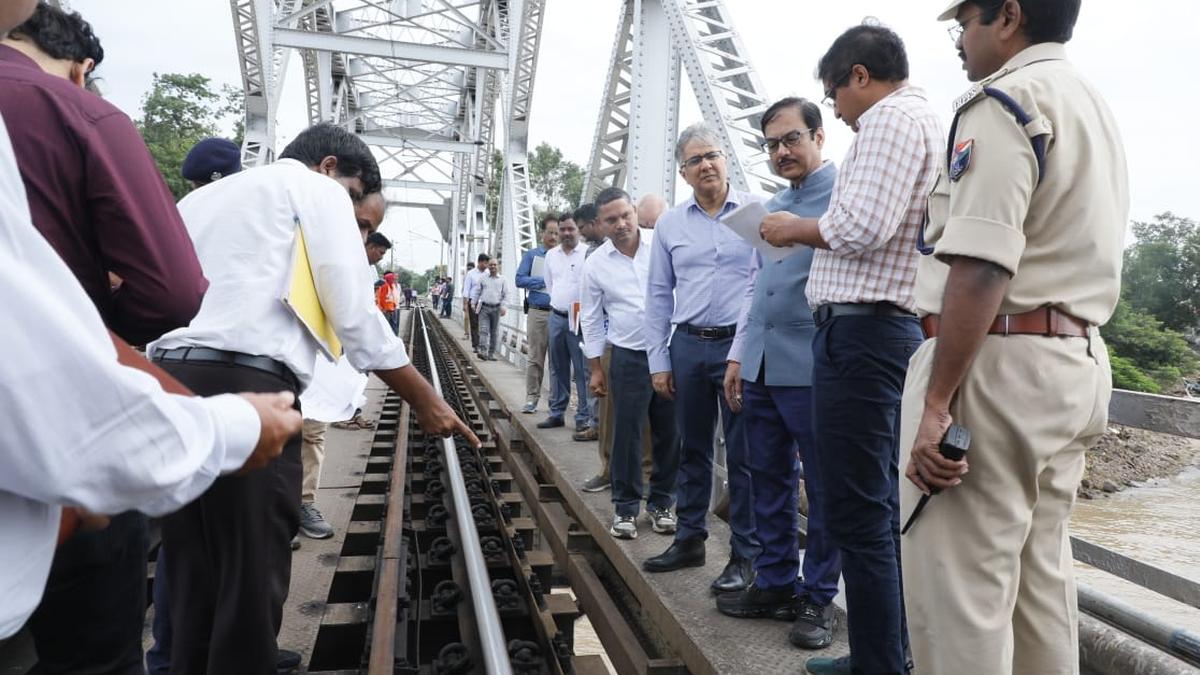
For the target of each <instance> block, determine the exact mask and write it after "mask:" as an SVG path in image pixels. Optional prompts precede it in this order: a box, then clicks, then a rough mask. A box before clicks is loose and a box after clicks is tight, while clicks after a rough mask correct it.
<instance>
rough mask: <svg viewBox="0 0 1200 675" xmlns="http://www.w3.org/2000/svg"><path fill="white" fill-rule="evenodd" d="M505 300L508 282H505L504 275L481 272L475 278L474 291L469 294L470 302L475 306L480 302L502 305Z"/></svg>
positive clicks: (506, 298)
mask: <svg viewBox="0 0 1200 675" xmlns="http://www.w3.org/2000/svg"><path fill="white" fill-rule="evenodd" d="M505 300H508V284H507V283H505V281H504V277H502V276H500V275H499V274H497V275H496V276H492V275H491V274H483V275H480V277H479V278H478V279H476V280H475V291H474V293H473V294H472V295H471V302H472V303H473V304H474V305H475V306H476V307H478V306H479V304H480V303H483V304H487V305H503V304H504V301H505Z"/></svg>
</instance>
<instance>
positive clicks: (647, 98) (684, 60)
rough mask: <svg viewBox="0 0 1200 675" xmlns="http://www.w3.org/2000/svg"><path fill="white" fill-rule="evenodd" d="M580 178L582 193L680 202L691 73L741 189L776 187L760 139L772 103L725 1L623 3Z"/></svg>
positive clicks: (731, 174)
mask: <svg viewBox="0 0 1200 675" xmlns="http://www.w3.org/2000/svg"><path fill="white" fill-rule="evenodd" d="M623 1H624V6H623V11H622V12H621V15H620V18H619V20H618V22H617V33H616V37H615V39H614V40H613V52H612V57H611V60H610V62H609V69H608V77H607V78H606V79H605V84H604V90H603V96H602V98H601V102H600V116H599V118H598V120H597V122H596V132H595V137H594V139H593V142H592V156H591V159H590V160H589V162H588V166H587V173H586V176H585V178H584V192H585V196H593V195H595V194H596V193H597V192H599V191H600V190H601V189H602V188H604V187H606V186H617V187H623V188H625V189H626V190H627V191H628V192H629V193H630V194H632V195H633V196H634V197H638V196H640V195H642V194H646V193H651V192H653V193H658V194H661V195H663V196H664V197H665V198H666V200H667V202H668V203H671V202H673V201H674V199H673V197H674V188H675V175H676V174H675V171H676V167H677V163H676V161H675V157H674V149H675V138H676V135H677V134H678V131H679V79H680V69H681V66H683V67H685V68H686V70H687V74H688V78H689V80H690V82H691V85H692V91H693V92H694V93H695V95H696V100H697V102H698V103H699V104H700V110H701V113H702V115H703V117H704V121H705V122H707V123H708V125H709V126H710V127H712V129H713V130H714V131H715V132H716V134H717V137H718V139H719V140H720V144H721V147H722V149H724V151H725V154H726V156H727V158H728V159H727V164H728V168H729V180H730V182H731V183H732V184H733V186H734V187H736V188H738V189H740V190H751V191H755V192H768V193H771V192H775V191H776V190H778V189H779V188H780V187H781V186H782V185H783V183H782V181H781V180H780V179H779V178H778V177H776V176H774V175H773V174H772V173H771V170H770V162H769V158H768V157H767V155H766V154H765V153H764V152H763V151H762V150H761V149H760V147H759V145H758V143H759V141H760V140H761V138H760V135H759V120H760V119H761V118H762V113H763V112H764V111H765V110H766V108H767V106H768V105H770V102H771V99H770V98H769V97H768V96H767V93H766V89H765V88H764V87H763V84H762V81H761V80H760V79H759V76H758V73H757V71H755V70H754V67H753V66H752V65H751V63H750V57H749V56H748V55H747V54H746V47H745V45H744V44H742V40H741V38H740V37H739V36H738V34H737V31H736V30H734V28H733V22H732V19H731V18H730V15H729V10H728V9H726V6H725V3H724V2H722V0H623Z"/></svg>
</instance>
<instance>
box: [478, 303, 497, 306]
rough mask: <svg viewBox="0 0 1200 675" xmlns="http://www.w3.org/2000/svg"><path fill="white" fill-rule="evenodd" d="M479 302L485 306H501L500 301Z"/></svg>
mask: <svg viewBox="0 0 1200 675" xmlns="http://www.w3.org/2000/svg"><path fill="white" fill-rule="evenodd" d="M479 304H481V305H483V306H484V307H499V306H500V303H498V302H481V303H479Z"/></svg>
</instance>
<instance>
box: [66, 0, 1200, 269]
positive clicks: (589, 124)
mask: <svg viewBox="0 0 1200 675" xmlns="http://www.w3.org/2000/svg"><path fill="white" fill-rule="evenodd" d="M947 1H948V0H841V1H839V2H799V1H795V0H726V6H727V7H729V8H730V11H731V13H732V14H733V17H734V25H735V26H736V28H737V31H738V32H739V33H740V34H741V36H742V39H743V43H744V44H745V45H746V48H747V49H748V51H749V56H750V58H751V60H752V63H753V64H754V66H755V68H756V69H757V70H758V71H759V74H760V76H761V79H762V82H763V84H764V86H765V87H766V89H767V94H768V95H769V96H771V97H774V98H781V97H783V96H787V95H791V94H796V95H800V96H806V97H809V98H813V99H819V98H821V89H820V85H819V84H818V83H817V82H815V81H814V79H813V70H814V68H815V66H816V63H817V60H818V59H819V58H820V56H821V54H822V53H824V51H825V49H827V48H828V46H829V44H830V43H831V42H832V41H833V39H834V38H835V37H837V35H838V34H839V33H840V32H841V31H842V30H844V29H846V28H848V27H850V26H852V25H854V24H857V23H860V22H861V21H862V19H863V17H865V16H874V17H877V18H878V19H879V20H881V21H882V22H883V23H885V24H886V25H888V26H890V27H891V28H893V29H894V30H896V31H897V32H898V33H899V34H900V36H901V37H902V38H903V39H904V41H905V43H906V45H907V47H908V53H909V61H910V65H911V71H912V72H911V75H912V77H911V82H912V83H913V84H915V85H917V86H920V87H923V88H924V89H926V91H927V92H928V93H929V95H930V98H931V101H932V102H933V104H934V106H935V107H936V108H937V109H938V110H940V111H943V112H944V115H945V119H946V122H947V123H948V122H949V119H950V103H951V101H953V100H954V99H955V98H956V97H957V96H958V95H959V94H961V93H962V92H963V91H965V90H966V89H967V88H968V87H969V86H970V85H969V83H968V82H967V80H966V77H965V74H964V73H963V71H962V70H961V65H960V62H959V60H958V57H957V55H956V54H955V51H954V48H953V45H952V44H951V42H950V38H949V37H948V36H947V34H946V27H947V26H948V25H949V24H947V23H938V22H936V21H935V20H934V18H935V17H936V15H937V14H938V13H939V12H940V11H941V9H942V8H943V7H944V5H945V4H946V2H947ZM68 4H69V5H70V6H71V7H72V8H73V9H76V10H78V11H79V12H80V13H81V14H83V16H84V17H85V18H86V19H88V20H89V21H91V22H92V24H93V25H94V27H95V29H96V33H97V35H99V37H100V39H101V41H102V42H103V45H104V49H105V59H104V63H103V64H102V66H101V68H100V70H99V74H100V75H102V76H103V77H104V79H105V84H106V94H107V96H108V97H109V98H110V99H111V100H112V101H113V102H114V103H115V104H116V105H118V106H120V107H121V108H122V109H123V110H125V111H126V112H127V113H129V115H130V116H134V117H136V116H137V114H138V107H139V105H140V102H141V98H142V96H143V95H144V94H145V92H146V90H147V89H148V88H149V86H150V81H151V76H152V73H154V72H160V73H162V72H180V73H189V72H197V73H200V74H203V75H206V76H208V77H210V78H211V79H212V80H213V81H214V83H216V84H218V85H219V84H225V83H228V84H232V85H236V86H240V83H241V75H240V73H239V70H238V56H237V52H236V48H235V43H234V34H233V21H232V18H231V14H230V5H229V2H228V1H227V0H191V1H186V2H185V1H183V0H155V1H154V2H151V1H150V0H134V1H121V2H115V1H114V0H69V2H68ZM620 7H621V2H620V0H546V14H545V25H544V35H543V36H542V46H541V55H540V58H539V61H538V69H537V80H536V86H535V89H534V97H533V116H532V120H531V123H530V136H531V146H530V147H531V148H532V147H533V146H534V145H536V144H537V143H539V142H542V141H545V142H547V143H550V144H552V145H555V146H558V147H559V148H561V149H562V150H563V153H564V154H565V155H566V157H567V158H568V159H571V160H572V161H575V162H576V163H578V164H580V165H584V164H586V163H587V160H588V153H589V149H590V145H591V141H592V134H593V132H594V130H595V124H596V116H597V114H598V108H599V104H600V96H601V89H602V87H603V84H604V76H605V73H606V71H607V68H608V58H609V56H610V53H611V50H612V41H613V37H614V33H615V31H616V22H617V15H618V12H619V10H620ZM1068 53H1069V54H1070V56H1071V58H1072V60H1073V61H1074V62H1075V63H1076V64H1077V65H1078V66H1079V68H1080V69H1081V70H1083V72H1084V73H1085V75H1086V76H1087V77H1088V78H1089V79H1090V80H1091V81H1092V82H1093V83H1094V84H1095V85H1096V86H1097V87H1098V88H1099V90H1100V92H1101V93H1102V94H1103V95H1104V96H1105V98H1106V99H1107V100H1108V103H1109V105H1110V106H1111V107H1112V109H1113V111H1114V113H1115V115H1116V118H1117V121H1118V123H1119V125H1120V127H1121V131H1122V133H1123V135H1124V139H1125V149H1126V153H1127V155H1128V159H1129V173H1130V184H1131V188H1132V196H1133V200H1132V209H1131V214H1130V216H1131V218H1133V219H1136V220H1145V219H1149V218H1150V217H1151V216H1153V215H1154V214H1156V213H1160V212H1163V211H1174V212H1175V213H1177V214H1180V215H1185V216H1190V217H1193V218H1197V217H1200V185H1198V184H1197V178H1198V177H1200V159H1198V158H1200V140H1197V139H1198V137H1200V136H1198V134H1197V130H1196V127H1197V121H1196V119H1197V117H1198V115H1197V111H1198V110H1200V106H1198V105H1197V103H1200V93H1198V92H1197V89H1196V87H1195V86H1194V84H1193V85H1188V84H1187V81H1190V80H1191V77H1192V75H1188V73H1192V72H1193V70H1194V68H1195V66H1196V64H1197V62H1200V3H1196V2H1192V1H1191V0H1141V1H1140V2H1138V3H1137V4H1136V5H1131V4H1129V3H1127V2H1117V1H1116V0H1084V3H1083V11H1082V14H1081V16H1080V19H1079V23H1078V25H1077V26H1076V32H1075V39H1074V40H1072V41H1071V43H1070V44H1069V45H1068ZM299 72H300V70H299V63H298V62H297V63H295V64H294V68H293V69H292V70H291V73H292V76H291V77H289V79H288V82H287V84H286V85H285V86H286V88H285V93H284V98H283V102H282V104H281V107H282V108H283V110H281V113H280V116H279V120H278V125H279V136H280V138H279V143H278V145H277V147H283V144H285V143H286V142H287V140H289V139H290V138H291V137H292V136H294V135H295V133H296V132H298V131H299V130H300V129H302V128H303V126H304V125H305V123H306V119H305V113H304V102H303V91H302V87H303V85H302V82H301V79H300V77H299V76H298V73H299ZM682 89H683V96H682V100H683V103H682V105H681V110H680V128H682V127H684V126H686V125H687V124H689V123H691V122H694V121H698V120H699V119H700V114H699V109H698V107H697V106H696V103H695V98H694V96H693V95H692V93H691V89H690V85H689V83H688V81H687V77H686V74H685V75H684V76H683V85H682ZM831 117H832V116H829V118H827V119H826V127H827V138H828V140H827V143H826V156H827V157H828V158H830V159H833V160H835V161H839V162H840V160H841V158H842V155H843V154H844V153H845V150H846V148H847V146H848V145H849V143H850V139H851V137H852V134H851V132H850V130H849V129H848V128H846V127H845V126H844V125H842V124H841V123H840V122H838V121H837V120H834V119H832V118H831ZM986 159H987V158H986V157H984V156H980V157H979V158H978V161H986ZM383 230H384V232H385V233H386V234H387V235H388V236H389V237H391V238H392V239H393V241H394V242H395V243H396V244H397V247H396V262H397V263H400V264H403V265H404V266H406V267H409V268H412V269H416V270H423V269H427V268H428V267H430V266H432V265H433V264H436V263H437V262H438V260H439V251H440V246H439V244H438V243H437V242H438V241H439V240H440V237H439V235H438V232H437V229H436V228H435V227H434V225H433V223H432V220H431V219H430V218H429V217H428V216H427V215H426V214H425V213H422V212H419V211H414V210H412V209H399V208H396V209H391V210H390V211H389V212H388V216H387V219H386V220H385V223H384V228H383Z"/></svg>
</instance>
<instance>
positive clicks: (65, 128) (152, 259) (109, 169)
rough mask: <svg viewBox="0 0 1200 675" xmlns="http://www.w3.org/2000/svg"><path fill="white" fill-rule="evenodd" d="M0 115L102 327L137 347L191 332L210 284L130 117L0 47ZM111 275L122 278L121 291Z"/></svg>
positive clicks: (45, 228) (43, 225)
mask: <svg viewBox="0 0 1200 675" xmlns="http://www.w3.org/2000/svg"><path fill="white" fill-rule="evenodd" d="M0 114H2V115H3V116H4V120H5V122H6V124H7V125H8V134H9V136H10V137H11V138H12V145H13V151H14V152H15V153H16V156H17V166H18V168H19V169H20V171H21V179H22V180H23V181H24V183H25V193H26V196H27V198H28V200H29V211H30V213H31V214H32V216H33V224H34V226H35V227H37V229H38V231H40V232H41V233H42V236H43V237H45V238H46V240H47V241H48V242H50V246H51V247H53V248H54V250H55V251H56V252H57V253H58V255H59V256H60V257H62V259H63V261H64V262H66V263H67V266H68V267H70V268H71V270H73V271H74V272H75V276H76V277H77V278H78V279H79V283H80V284H81V285H82V286H83V289H84V290H85V291H86V292H87V294H88V296H89V297H91V299H92V302H94V303H95V304H96V309H98V310H100V316H101V317H103V319H104V323H105V324H106V325H107V326H108V327H109V328H110V329H112V331H113V332H115V333H116V334H118V335H120V336H121V337H122V338H124V339H125V340H126V341H128V342H130V343H132V344H145V343H146V342H149V341H151V340H154V339H156V338H158V337H159V336H161V335H162V334H163V333H166V332H167V331H170V330H174V329H175V328H178V327H180V326H186V325H187V324H188V323H189V322H190V321H191V320H192V317H194V316H195V315H196V312H198V311H199V310H200V300H201V298H202V297H203V296H204V291H205V290H206V289H207V288H208V280H207V279H205V278H204V274H203V272H202V271H201V269H200V261H199V260H197V259H196V251H195V249H194V248H193V247H192V240H191V239H190V238H189V237H188V233H187V230H186V229H185V228H184V225H183V220H182V219H181V218H180V217H179V211H178V210H176V208H175V200H174V199H173V198H172V196H171V192H170V191H169V190H168V189H167V186H166V183H164V182H163V179H162V176H161V175H159V173H158V168H157V166H156V165H155V163H154V159H153V158H152V157H151V156H150V152H149V150H147V149H146V144H145V143H144V142H143V141H142V138H141V136H140V135H138V132H137V128H136V127H134V125H133V122H132V121H131V120H130V119H129V117H127V116H126V115H125V114H124V113H122V112H121V111H120V110H118V109H117V108H116V107H115V106H113V105H112V104H110V103H108V102H107V101H105V100H104V99H102V98H100V97H99V96H96V95H94V94H92V93H90V92H87V91H84V90H83V89H81V88H79V87H77V86H75V85H74V84H73V83H71V82H69V81H67V80H65V79H63V78H60V77H55V76H53V75H49V74H47V73H46V72H44V71H43V70H42V69H41V68H39V67H38V65H37V64H36V63H34V62H33V60H32V59H30V58H28V57H27V56H25V55H24V54H22V53H21V52H19V51H17V50H15V49H12V48H11V47H7V46H4V45H0ZM110 271H111V272H112V273H114V274H116V275H117V276H119V277H121V279H123V280H124V281H123V283H122V284H121V287H120V288H119V289H118V290H117V291H115V292H114V291H111V290H109V280H108V272H110Z"/></svg>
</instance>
